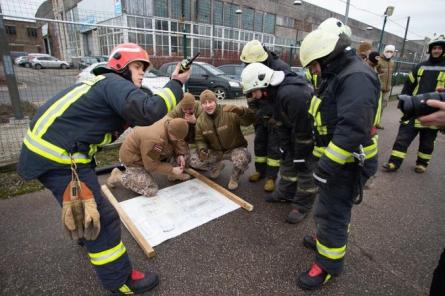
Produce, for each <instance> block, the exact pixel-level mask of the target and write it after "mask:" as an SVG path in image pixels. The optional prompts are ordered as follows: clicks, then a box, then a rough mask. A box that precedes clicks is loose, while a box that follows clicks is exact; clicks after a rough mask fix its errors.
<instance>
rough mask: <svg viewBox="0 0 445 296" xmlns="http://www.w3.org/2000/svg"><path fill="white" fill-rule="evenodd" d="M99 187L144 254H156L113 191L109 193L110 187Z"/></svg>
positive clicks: (152, 255)
mask: <svg viewBox="0 0 445 296" xmlns="http://www.w3.org/2000/svg"><path fill="white" fill-rule="evenodd" d="M101 188H102V192H103V193H104V194H105V196H106V197H107V198H108V200H109V201H110V202H111V204H112V205H113V206H114V208H115V209H116V211H117V212H118V214H119V216H120V218H121V220H122V222H123V223H124V225H125V227H127V229H128V231H129V232H130V233H131V235H132V236H133V237H134V239H135V240H136V242H137V243H138V245H139V246H140V247H141V248H142V250H143V251H144V253H145V255H147V256H148V257H149V258H151V257H154V256H156V253H155V250H153V248H152V246H151V245H150V244H149V243H148V241H147V240H146V239H145V238H144V236H143V235H142V233H141V232H140V231H139V229H138V228H137V227H136V225H134V223H133V221H132V220H131V219H130V217H128V215H127V213H125V211H124V210H123V209H122V207H121V206H120V204H119V202H118V201H117V200H116V198H115V197H114V195H113V193H111V191H110V189H108V187H107V185H102V187H101Z"/></svg>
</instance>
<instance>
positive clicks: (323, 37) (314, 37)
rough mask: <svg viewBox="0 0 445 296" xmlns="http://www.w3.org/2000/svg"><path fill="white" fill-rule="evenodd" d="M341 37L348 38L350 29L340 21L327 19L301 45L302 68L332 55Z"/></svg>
mask: <svg viewBox="0 0 445 296" xmlns="http://www.w3.org/2000/svg"><path fill="white" fill-rule="evenodd" d="M342 35H343V36H346V37H347V38H350V37H351V29H350V28H349V27H348V26H346V25H344V24H343V23H342V22H341V21H340V20H338V19H336V18H328V19H326V20H325V21H323V22H322V23H321V24H320V25H319V26H318V28H317V29H316V30H315V31H312V32H311V33H309V34H308V35H307V36H306V37H305V38H304V39H303V42H302V43H301V47H300V62H301V64H302V65H303V67H307V66H308V65H309V64H310V63H311V62H313V61H315V60H317V59H320V58H322V57H325V56H328V55H329V54H330V53H332V52H333V51H334V49H335V47H336V45H337V42H338V41H339V40H340V36H342Z"/></svg>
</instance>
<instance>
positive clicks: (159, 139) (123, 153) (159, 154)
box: [119, 116, 187, 175]
mask: <svg viewBox="0 0 445 296" xmlns="http://www.w3.org/2000/svg"><path fill="white" fill-rule="evenodd" d="M170 120H171V118H168V117H167V116H166V117H164V118H163V119H161V120H159V121H158V122H156V123H154V124H153V125H150V126H140V127H135V128H134V129H133V130H132V131H131V132H130V134H129V135H127V137H126V138H125V141H124V142H123V143H122V146H121V148H120V150H119V159H120V161H121V162H122V163H123V164H124V165H125V166H128V167H132V166H143V167H144V168H145V170H146V171H148V172H158V173H161V174H165V175H169V174H171V173H172V170H173V165H172V164H170V163H169V162H166V161H168V160H169V159H170V158H171V157H172V156H178V155H185V154H186V153H187V143H186V142H185V141H184V140H179V141H171V140H170V139H169V137H168V132H167V125H168V122H169V121H170ZM155 146H156V148H155Z"/></svg>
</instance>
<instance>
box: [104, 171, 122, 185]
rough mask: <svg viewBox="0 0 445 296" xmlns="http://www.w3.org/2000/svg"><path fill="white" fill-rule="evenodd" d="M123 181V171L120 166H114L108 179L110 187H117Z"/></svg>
mask: <svg viewBox="0 0 445 296" xmlns="http://www.w3.org/2000/svg"><path fill="white" fill-rule="evenodd" d="M121 182H122V172H121V170H119V169H118V168H114V169H113V170H112V171H111V174H110V176H109V177H108V179H107V186H108V187H110V188H114V187H116V185H117V184H119V183H121Z"/></svg>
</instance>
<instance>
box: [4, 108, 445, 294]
mask: <svg viewBox="0 0 445 296" xmlns="http://www.w3.org/2000/svg"><path fill="white" fill-rule="evenodd" d="M399 118H400V113H399V111H398V110H397V109H396V108H395V104H394V103H391V104H390V106H389V107H388V109H387V110H385V113H384V116H383V126H384V127H385V130H383V131H380V132H379V133H380V144H379V146H380V154H379V157H380V163H381V164H382V163H383V162H384V161H386V160H387V158H388V156H389V154H390V150H391V147H392V144H393V141H394V138H395V136H396V133H397V128H398V120H399ZM248 139H249V147H250V150H251V151H252V150H253V147H252V139H253V137H252V136H249V137H248ZM417 146H418V143H417V140H416V141H415V142H414V143H413V144H412V145H411V148H410V150H409V152H408V157H407V159H406V160H405V163H404V164H403V166H402V168H401V169H400V171H399V172H397V173H391V174H388V173H384V172H381V171H380V170H379V172H378V174H377V177H376V179H375V182H374V186H373V188H372V189H370V190H366V191H365V197H364V201H363V203H362V204H361V205H359V206H355V207H354V209H353V217H352V223H351V228H350V230H351V232H350V239H349V244H348V252H347V255H346V263H345V271H344V273H343V274H342V276H340V277H338V278H336V279H334V280H333V281H331V282H330V283H328V284H327V285H326V286H325V287H323V289H321V290H319V291H314V292H304V291H302V290H300V289H298V288H297V287H296V285H295V277H296V275H297V274H299V273H300V272H302V271H305V270H306V269H307V268H308V267H309V266H310V264H311V262H312V261H313V259H314V254H313V252H312V251H310V250H307V249H305V248H304V247H303V246H302V244H301V240H302V238H303V236H304V235H305V234H310V233H313V231H314V228H315V227H314V222H313V219H312V217H308V219H306V220H305V221H304V222H302V223H301V224H299V225H290V224H287V223H286V222H285V218H286V216H287V213H288V211H289V209H290V205H289V204H269V203H266V202H264V197H265V196H266V193H264V191H263V190H262V186H263V183H260V184H252V183H249V182H248V180H247V176H248V175H249V174H250V173H252V172H253V163H252V164H251V166H250V169H249V171H248V173H247V174H246V175H244V176H243V177H242V179H241V186H240V188H239V189H238V190H236V191H235V193H236V194H238V195H239V196H240V197H242V198H244V199H245V200H247V201H249V202H250V203H252V204H253V205H254V210H253V211H252V212H247V211H244V210H242V209H238V210H236V211H233V212H231V213H229V214H227V215H224V216H222V217H220V218H218V219H217V220H213V221H211V222H209V223H206V224H204V225H202V226H200V227H198V228H196V229H193V230H191V231H189V232H187V233H184V234H182V235H180V236H179V237H176V238H174V239H171V240H169V241H166V242H164V243H162V244H161V245H159V246H157V247H155V251H156V252H157V255H156V257H154V258H153V259H148V258H147V257H146V256H145V255H144V253H143V252H142V250H141V249H140V248H139V247H138V245H137V244H136V242H135V240H134V239H133V238H132V237H131V235H130V234H129V233H128V231H127V230H126V229H125V228H124V227H122V229H123V230H122V232H123V241H124V243H125V245H126V247H127V250H128V253H129V254H130V257H131V259H132V261H133V265H134V267H135V268H137V269H140V270H152V271H156V272H158V273H159V274H160V285H159V286H158V287H157V288H155V289H154V290H153V291H152V292H150V293H147V295H159V296H161V295H166V296H175V295H184V296H188V295H190V296H198V295H206V296H207V295H404V296H409V295H427V294H428V289H429V285H430V282H431V277H432V273H433V270H434V268H435V266H436V264H437V262H438V259H439V255H440V253H441V252H442V249H443V247H445V227H444V225H445V215H444V213H445V202H444V199H443V198H444V183H445V177H444V176H445V174H444V170H445V158H444V150H445V138H444V136H443V135H439V136H438V138H437V141H436V149H435V151H434V155H433V159H432V163H431V164H430V166H429V167H428V170H427V172H426V173H425V174H416V173H415V172H414V170H413V168H414V165H415V155H416V150H417ZM229 175H230V170H229V167H226V169H225V170H224V172H223V174H222V176H221V177H219V178H218V179H217V182H218V183H219V184H222V185H226V184H227V182H228V179H229ZM105 178H106V176H102V177H101V180H102V182H103V181H104V180H105ZM161 183H162V185H163V186H166V185H168V182H167V181H166V180H162V182H161ZM113 192H114V194H115V196H116V197H117V198H118V199H119V200H120V201H122V200H125V199H127V198H131V197H132V196H134V195H133V194H131V193H130V192H128V191H126V190H125V189H123V188H117V189H115V190H114V191H113ZM0 213H1V214H0V225H1V226H0V294H1V295H107V291H105V290H104V289H103V288H102V287H101V285H100V283H99V282H98V280H97V278H96V275H95V273H94V271H93V269H92V268H91V267H90V265H89V262H88V259H87V256H86V250H85V249H84V248H83V247H80V246H78V245H77V244H76V243H75V242H73V241H70V240H69V239H67V238H66V237H65V234H64V233H63V231H62V226H61V223H60V208H59V207H58V205H57V203H56V202H55V200H54V198H53V197H52V196H51V194H50V192H49V191H42V192H36V193H32V194H26V195H23V196H18V197H15V198H12V199H10V200H2V201H0Z"/></svg>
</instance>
